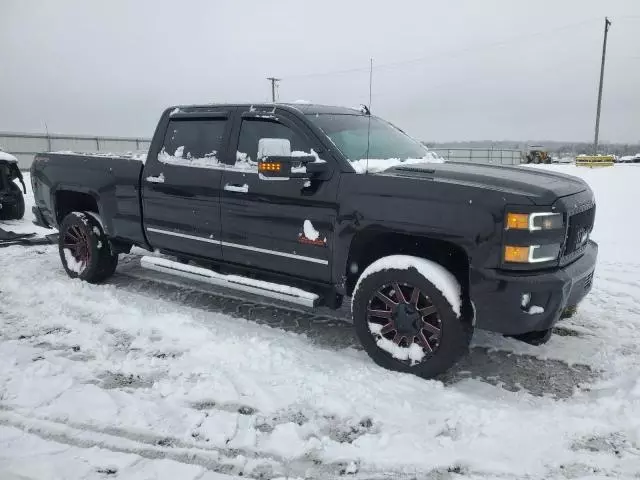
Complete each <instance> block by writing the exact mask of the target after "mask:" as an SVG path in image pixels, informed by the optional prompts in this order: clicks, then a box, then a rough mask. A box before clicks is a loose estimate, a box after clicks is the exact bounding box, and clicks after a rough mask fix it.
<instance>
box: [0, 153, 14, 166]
mask: <svg viewBox="0 0 640 480" xmlns="http://www.w3.org/2000/svg"><path fill="white" fill-rule="evenodd" d="M0 160H4V161H5V162H11V163H18V159H17V158H16V157H14V156H13V155H11V154H10V153H7V152H5V151H4V150H0Z"/></svg>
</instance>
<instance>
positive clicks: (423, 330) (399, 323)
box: [353, 257, 473, 378]
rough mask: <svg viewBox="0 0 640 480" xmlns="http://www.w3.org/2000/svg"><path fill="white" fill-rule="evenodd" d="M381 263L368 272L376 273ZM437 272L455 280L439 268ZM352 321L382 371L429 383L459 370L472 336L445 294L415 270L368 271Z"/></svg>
mask: <svg viewBox="0 0 640 480" xmlns="http://www.w3.org/2000/svg"><path fill="white" fill-rule="evenodd" d="M388 258H390V257H387V259H388ZM404 258H406V257H404ZM416 260H417V261H419V262H428V261H427V260H424V259H421V258H416ZM381 261H385V259H381V260H378V262H381ZM378 262H374V264H372V266H371V267H369V269H372V270H373V271H375V265H376V263H378ZM433 266H435V267H434V268H437V269H440V270H441V271H444V272H445V273H446V274H447V275H449V276H450V277H451V278H452V279H453V276H452V275H451V274H449V272H446V270H444V268H443V267H441V266H440V265H437V264H435V263H433ZM372 267H373V268H372ZM369 269H367V270H369ZM438 276H439V277H441V275H438ZM452 281H453V282H455V280H454V279H453V280H452ZM455 283H456V285H457V282H455ZM457 286H458V287H459V285H457ZM353 320H354V324H355V328H356V333H357V335H358V338H359V339H360V342H361V343H362V346H363V347H364V349H365V351H366V352H367V353H368V354H369V356H370V357H371V358H372V359H373V360H374V361H375V362H376V363H377V364H378V365H380V366H382V367H384V368H388V369H390V370H398V371H401V372H407V373H413V374H416V375H419V376H421V377H424V378H431V377H434V376H436V375H439V374H441V373H443V372H445V371H446V370H447V369H449V368H450V367H451V366H452V365H454V364H455V363H456V362H457V361H458V360H459V359H460V357H462V356H463V355H464V354H465V353H466V352H467V351H468V348H469V343H470V341H471V336H472V334H473V327H472V325H471V322H470V321H467V320H466V319H463V318H461V317H459V316H458V313H457V312H456V311H454V307H453V305H451V303H450V302H449V300H447V298H446V297H445V296H444V295H443V293H442V292H441V291H440V289H438V288H437V287H436V286H435V285H434V284H433V283H432V282H431V281H430V280H429V278H427V276H425V275H423V274H422V273H420V272H419V271H418V270H417V269H416V268H413V267H410V268H408V269H395V268H388V269H383V270H380V271H375V273H371V274H367V271H365V272H364V273H363V278H362V279H361V280H360V281H359V282H358V285H357V286H356V291H355V294H354V297H353Z"/></svg>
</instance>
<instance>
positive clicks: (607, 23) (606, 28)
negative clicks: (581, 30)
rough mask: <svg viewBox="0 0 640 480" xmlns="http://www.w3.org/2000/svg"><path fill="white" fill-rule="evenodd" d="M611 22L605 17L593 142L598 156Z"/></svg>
mask: <svg viewBox="0 0 640 480" xmlns="http://www.w3.org/2000/svg"><path fill="white" fill-rule="evenodd" d="M610 26H611V22H610V21H609V19H608V18H607V17H604V40H603V41H602V63H601V64H600V86H599V87H598V110H597V111H596V135H595V139H594V141H593V154H594V155H597V154H598V135H599V134H600V106H601V105H602V81H603V80H604V59H605V57H606V56H607V34H608V33H609V27H610Z"/></svg>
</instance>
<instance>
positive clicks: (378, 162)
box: [350, 152, 444, 173]
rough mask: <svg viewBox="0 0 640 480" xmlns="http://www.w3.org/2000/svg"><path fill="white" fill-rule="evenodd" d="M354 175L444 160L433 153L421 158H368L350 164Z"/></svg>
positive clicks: (442, 161)
mask: <svg viewBox="0 0 640 480" xmlns="http://www.w3.org/2000/svg"><path fill="white" fill-rule="evenodd" d="M350 163H351V166H352V167H353V169H354V170H355V171H356V173H376V172H382V171H384V170H387V169H389V168H392V167H396V166H398V165H410V164H415V163H444V159H443V158H441V157H439V156H438V155H436V154H435V153H433V152H428V153H427V154H426V155H425V156H424V157H422V158H407V159H405V160H401V159H400V158H370V159H368V160H367V159H365V158H363V159H361V160H356V161H353V162H350Z"/></svg>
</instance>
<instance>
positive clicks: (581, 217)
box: [563, 205, 596, 257]
mask: <svg viewBox="0 0 640 480" xmlns="http://www.w3.org/2000/svg"><path fill="white" fill-rule="evenodd" d="M595 216H596V207H595V205H591V206H590V207H589V208H588V209H586V210H584V211H581V212H579V213H575V214H574V215H571V216H570V217H569V228H568V229H567V241H566V243H565V246H564V254H563V256H564V257H568V256H571V257H573V256H575V255H578V254H579V253H580V252H582V250H584V249H585V247H586V246H587V238H588V236H589V234H590V233H591V230H592V229H593V222H594V220H595Z"/></svg>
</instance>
